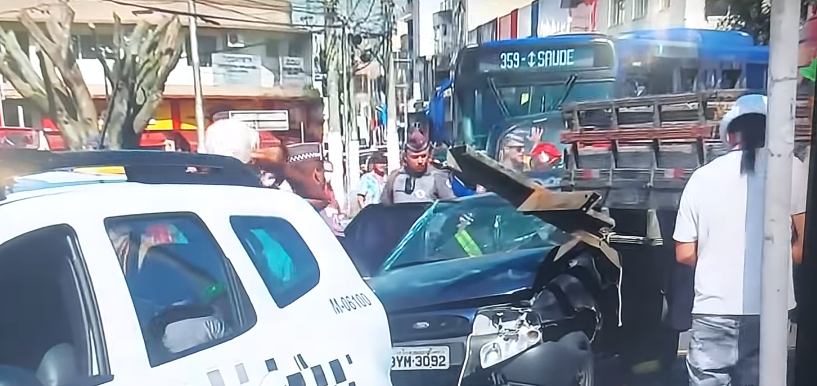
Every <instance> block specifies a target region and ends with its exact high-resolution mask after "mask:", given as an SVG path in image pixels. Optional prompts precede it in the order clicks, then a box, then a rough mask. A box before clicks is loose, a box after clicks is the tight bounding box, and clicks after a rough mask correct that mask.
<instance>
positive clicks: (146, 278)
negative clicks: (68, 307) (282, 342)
mask: <svg viewBox="0 0 817 386" xmlns="http://www.w3.org/2000/svg"><path fill="white" fill-rule="evenodd" d="M104 223H105V228H106V229H107V231H108V237H109V238H110V240H111V245H112V246H113V250H114V252H115V253H116V257H117V259H118V260H119V265H120V267H121V269H122V274H123V275H124V276H125V281H126V283H127V285H128V290H129V292H130V295H131V298H132V299H133V303H134V308H135V310H136V316H137V318H138V319H139V325H140V326H141V328H142V334H143V339H144V341H145V348H146V350H147V354H148V359H149V361H150V365H151V366H152V367H156V366H159V365H161V364H163V363H167V362H170V361H173V360H176V359H179V358H182V357H184V356H187V355H190V354H193V353H195V352H198V351H201V350H204V349H206V348H209V347H212V346H214V345H217V344H220V343H223V342H226V341H228V340H230V339H233V338H234V337H236V336H238V335H240V334H241V333H243V332H244V331H247V330H248V329H249V328H250V327H252V326H253V325H254V324H255V321H256V315H255V311H254V310H253V309H252V305H251V304H250V302H249V296H248V295H247V293H246V291H245V290H244V287H243V286H242V285H241V282H240V280H239V279H238V275H237V274H236V273H235V271H234V270H233V268H232V265H231V264H230V262H229V260H227V258H226V256H224V252H222V250H221V248H220V247H219V244H218V243H217V242H216V240H215V238H213V235H212V234H211V233H210V231H209V230H208V228H207V225H205V224H204V222H202V221H201V219H200V218H199V217H198V216H196V215H194V214H192V213H172V214H157V215H137V216H122V217H114V218H108V219H106V220H105V222H104Z"/></svg>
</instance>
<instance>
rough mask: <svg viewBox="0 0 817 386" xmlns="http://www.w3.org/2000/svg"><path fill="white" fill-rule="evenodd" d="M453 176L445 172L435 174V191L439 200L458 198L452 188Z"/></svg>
mask: <svg viewBox="0 0 817 386" xmlns="http://www.w3.org/2000/svg"><path fill="white" fill-rule="evenodd" d="M450 177H451V174H450V173H448V172H444V171H439V172H435V173H434V190H435V192H436V193H437V199H438V200H452V199H455V198H457V195H456V194H454V189H453V187H452V186H451V179H450Z"/></svg>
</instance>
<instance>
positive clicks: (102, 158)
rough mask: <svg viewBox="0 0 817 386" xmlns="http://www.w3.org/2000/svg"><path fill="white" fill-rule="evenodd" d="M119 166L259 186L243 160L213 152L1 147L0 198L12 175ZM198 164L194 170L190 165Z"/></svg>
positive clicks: (173, 179) (159, 180) (148, 180)
mask: <svg viewBox="0 0 817 386" xmlns="http://www.w3.org/2000/svg"><path fill="white" fill-rule="evenodd" d="M106 166H120V167H122V168H124V170H125V176H126V178H127V181H128V182H139V183H144V184H180V185H189V184H202V185H233V186H249V187H260V186H261V184H260V181H259V179H258V176H257V174H255V173H254V172H253V170H252V169H251V168H249V167H248V166H247V165H245V164H243V163H241V161H239V160H237V159H235V158H232V157H224V156H218V155H212V154H197V153H181V152H161V151H149V150H104V151H67V152H51V151H41V150H33V149H0V200H3V199H5V193H6V189H7V188H8V187H9V185H8V184H9V183H13V181H11V179H12V178H14V177H17V176H24V175H30V174H37V173H45V172H50V171H58V170H65V169H75V168H88V167H106ZM191 167H193V168H196V169H195V170H196V171H195V172H191V171H190V168H191Z"/></svg>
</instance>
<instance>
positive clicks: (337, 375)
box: [0, 150, 391, 386]
mask: <svg viewBox="0 0 817 386" xmlns="http://www.w3.org/2000/svg"><path fill="white" fill-rule="evenodd" d="M103 165H105V166H109V165H118V166H124V172H125V173H124V174H123V175H119V176H110V175H108V176H91V177H88V175H87V174H86V175H85V177H84V178H80V177H79V176H77V175H75V176H74V177H70V174H71V173H69V174H66V173H65V172H58V173H56V174H54V173H50V174H49V173H46V174H41V173H42V172H49V171H52V170H65V169H72V168H73V167H79V166H103ZM189 166H195V167H197V169H196V170H197V172H196V173H190V170H189ZM31 174H34V175H33V176H30V177H29V178H25V177H22V178H21V177H20V176H21V175H31ZM66 176H68V178H65V177H66ZM72 178H76V183H72ZM253 179H255V176H254V174H253V173H252V172H251V171H250V170H249V169H246V167H245V166H244V165H242V164H241V163H240V162H238V161H237V160H234V159H231V158H225V157H218V156H206V155H193V154H181V153H157V152H150V153H147V152H79V153H74V154H71V153H49V152H39V151H23V152H21V151H12V152H7V151H5V150H3V151H0V224H1V225H0V309H2V311H0V385H4V386H14V385H19V386H29V385H33V386H73V385H84V386H90V385H126V384H127V385H133V384H141V385H178V386H186V385H212V386H228V385H270V386H283V385H288V386H302V385H315V386H329V385H345V386H348V385H351V386H355V385H359V386H366V385H371V386H383V385H387V386H388V385H390V384H391V382H390V379H389V369H390V366H391V363H390V359H389V358H390V356H391V344H390V338H389V329H388V324H387V320H386V313H385V311H384V309H383V306H382V305H381V303H380V302H379V301H378V299H377V298H376V297H375V296H374V294H373V293H372V291H371V290H370V289H369V288H368V287H367V286H366V283H365V282H364V281H363V280H362V279H361V278H360V276H359V275H358V273H357V271H356V269H355V267H354V266H353V264H352V262H351V261H350V260H349V258H348V257H347V256H346V253H345V252H344V251H343V249H342V248H341V246H340V245H339V243H338V242H337V240H336V238H335V237H334V236H333V235H332V233H331V231H330V230H329V229H328V228H327V227H326V225H325V224H324V223H323V220H322V219H321V218H320V216H319V215H318V214H317V213H316V212H315V210H314V209H313V208H312V207H311V206H310V205H309V204H308V203H307V202H306V201H304V200H303V199H301V198H300V197H298V196H295V195H293V194H291V193H287V192H282V191H277V190H271V189H263V188H257V187H252V186H257V185H258V181H257V179H256V180H255V181H253ZM95 181H96V182H109V183H95ZM253 184H254V185H253ZM236 185H239V186H236Z"/></svg>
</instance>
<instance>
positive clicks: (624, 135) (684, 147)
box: [561, 90, 811, 210]
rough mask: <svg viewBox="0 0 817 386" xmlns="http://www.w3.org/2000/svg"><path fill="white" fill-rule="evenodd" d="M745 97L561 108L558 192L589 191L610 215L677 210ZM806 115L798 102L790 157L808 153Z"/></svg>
mask: <svg viewBox="0 0 817 386" xmlns="http://www.w3.org/2000/svg"><path fill="white" fill-rule="evenodd" d="M749 92H750V90H717V91H705V92H699V93H688V94H674V95H658V96H645V97H634V98H620V99H612V100H605V101H590V102H579V103H573V104H569V105H566V106H565V107H564V108H563V109H562V112H563V114H564V119H565V122H566V123H567V130H566V131H565V132H564V133H562V137H561V140H562V143H564V144H568V145H569V146H568V151H567V155H566V158H565V167H566V173H565V176H564V178H563V179H562V183H561V187H562V190H568V191H572V190H595V191H599V192H601V193H602V194H603V196H604V197H605V201H604V206H605V207H608V208H615V209H658V210H667V209H669V210H674V209H677V206H678V201H679V200H680V196H681V192H682V190H683V188H684V185H685V184H686V182H687V180H688V179H689V176H690V175H692V172H693V171H694V170H695V169H697V168H698V167H700V166H701V165H704V164H706V163H707V162H709V161H711V160H712V159H714V158H716V157H718V156H720V155H722V154H724V153H725V152H726V148H725V147H724V146H723V144H722V143H721V140H720V138H719V134H718V128H719V125H720V121H721V119H722V118H723V116H724V114H726V112H727V111H729V109H730V108H731V107H732V106H733V105H734V103H735V100H737V98H738V97H740V96H741V95H744V94H747V93H749ZM810 115H811V112H810V107H809V103H808V101H807V100H798V105H797V111H796V117H797V124H796V129H795V141H796V146H795V152H796V153H797V154H798V155H799V156H802V153H803V152H804V151H805V148H806V146H807V145H808V139H809V133H810V132H811V125H810Z"/></svg>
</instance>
